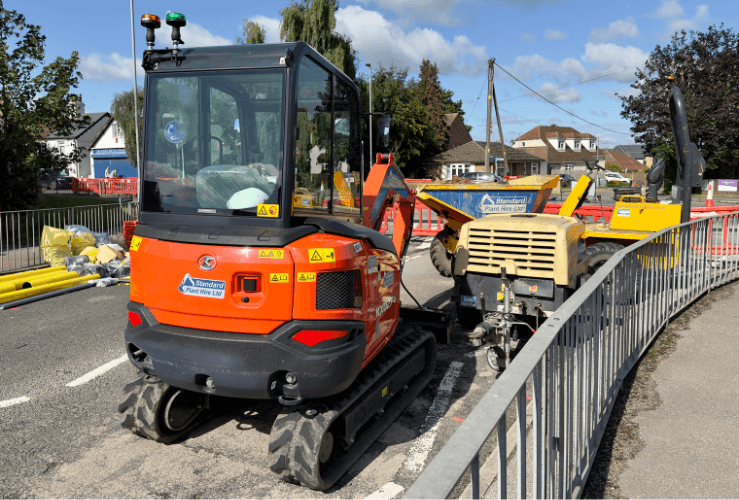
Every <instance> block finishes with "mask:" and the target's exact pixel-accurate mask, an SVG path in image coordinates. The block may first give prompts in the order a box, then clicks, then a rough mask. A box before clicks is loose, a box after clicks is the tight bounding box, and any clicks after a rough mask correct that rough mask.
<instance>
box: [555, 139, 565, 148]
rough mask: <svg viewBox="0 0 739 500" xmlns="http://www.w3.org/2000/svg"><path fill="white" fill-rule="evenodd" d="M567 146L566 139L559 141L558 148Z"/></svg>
mask: <svg viewBox="0 0 739 500" xmlns="http://www.w3.org/2000/svg"><path fill="white" fill-rule="evenodd" d="M564 148H565V141H559V147H558V148H557V149H564Z"/></svg>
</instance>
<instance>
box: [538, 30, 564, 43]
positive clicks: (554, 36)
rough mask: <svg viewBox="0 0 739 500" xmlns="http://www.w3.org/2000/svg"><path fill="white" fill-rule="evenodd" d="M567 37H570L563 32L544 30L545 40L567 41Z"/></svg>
mask: <svg viewBox="0 0 739 500" xmlns="http://www.w3.org/2000/svg"><path fill="white" fill-rule="evenodd" d="M569 37H570V35H569V34H567V33H565V32H564V31H557V30H546V31H545V32H544V38H546V39H547V40H553V41H554V40H567V39H568V38H569Z"/></svg>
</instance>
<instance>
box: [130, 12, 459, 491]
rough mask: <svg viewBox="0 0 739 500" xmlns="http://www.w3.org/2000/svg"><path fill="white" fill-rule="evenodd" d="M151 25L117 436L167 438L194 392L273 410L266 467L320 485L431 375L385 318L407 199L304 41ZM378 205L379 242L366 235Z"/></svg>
mask: <svg viewBox="0 0 739 500" xmlns="http://www.w3.org/2000/svg"><path fill="white" fill-rule="evenodd" d="M167 23H168V24H169V25H171V26H172V42H173V48H172V49H166V50H154V49H153V46H154V30H155V29H156V28H158V27H159V26H160V20H159V18H157V17H156V16H151V15H146V16H143V18H142V25H144V26H145V27H146V28H147V29H148V30H147V42H148V45H149V47H148V49H147V50H146V51H145V52H144V58H143V67H144V68H145V70H146V87H145V88H146V90H145V103H144V117H145V119H144V137H145V141H144V150H143V162H142V163H143V164H142V166H141V171H140V180H141V182H140V185H141V191H140V204H141V205H140V206H141V210H140V215H139V224H138V226H137V227H136V232H135V236H134V237H133V239H132V241H131V295H130V302H129V305H128V311H129V312H128V317H129V324H128V326H127V328H126V332H125V344H126V352H127V353H128V357H129V359H130V361H131V363H133V364H134V366H135V367H136V368H138V370H139V371H140V372H141V373H142V375H143V376H142V378H140V379H139V380H137V381H135V382H133V383H132V384H129V385H128V386H127V387H126V392H127V399H126V400H125V402H124V403H122V404H121V406H120V408H119V410H120V412H121V413H123V414H124V423H123V425H124V426H125V427H127V428H129V429H131V430H132V431H133V432H135V433H136V434H138V435H141V436H143V437H146V438H149V439H154V440H157V441H161V442H171V441H173V440H176V439H178V438H180V437H181V436H183V435H184V434H185V433H186V432H188V431H189V430H191V429H192V428H193V427H194V426H196V425H198V424H199V423H201V422H202V421H203V420H204V419H205V418H207V417H206V416H207V415H208V413H209V412H208V411H207V410H208V409H209V407H210V405H209V398H210V397H211V396H225V397H230V398H244V399H271V400H275V402H276V403H279V404H281V405H282V411H281V413H280V415H279V416H278V418H277V419H276V421H275V423H274V426H273V427H272V431H271V436H270V444H269V450H268V451H269V463H270V468H271V469H272V470H273V471H274V472H275V473H276V474H278V475H279V476H280V477H281V478H282V479H284V480H286V481H290V482H295V483H300V484H303V485H305V486H308V487H310V488H313V489H317V490H324V489H326V488H328V487H330V486H331V485H332V484H333V483H334V482H335V481H336V480H337V479H338V478H339V477H341V475H342V474H343V473H344V472H345V471H346V470H347V469H348V468H349V466H350V465H351V464H352V463H353V462H354V461H355V460H356V459H357V458H358V457H359V456H361V454H362V453H363V452H364V451H365V450H366V449H367V448H368V447H369V445H370V444H372V442H374V441H375V439H376V438H377V437H378V436H379V434H380V433H381V432H382V431H383V430H384V429H385V428H387V426H388V425H389V424H390V423H391V422H392V421H393V420H394V419H395V418H396V417H397V416H398V415H399V414H400V412H402V411H403V409H404V408H406V407H407V405H408V404H409V403H410V402H411V401H412V400H413V399H414V398H415V397H416V396H417V395H418V393H419V392H420V391H421V390H422V389H423V388H424V387H425V386H426V385H427V384H428V382H429V381H430V379H431V377H432V375H433V371H434V366H435V359H436V339H435V335H434V334H432V333H430V332H428V331H426V330H423V329H421V328H420V327H419V326H418V323H416V322H409V321H404V320H401V319H400V316H401V308H400V300H399V298H400V272H401V262H402V256H403V253H404V251H405V249H406V247H407V243H408V241H409V236H410V233H411V229H412V220H413V219H412V216H413V206H414V201H415V200H414V194H413V192H412V191H410V190H409V189H408V186H407V185H406V183H405V181H404V178H403V175H402V174H401V173H400V171H399V169H398V167H397V166H396V165H395V163H394V161H393V155H392V154H389V155H380V154H378V155H377V163H376V164H375V165H374V166H372V168H371V171H370V172H369V175H368V176H366V177H365V173H364V166H363V164H362V154H361V151H362V143H361V130H362V127H361V121H360V120H361V116H360V115H361V113H360V104H359V103H360V100H359V93H358V90H357V87H356V85H355V84H354V83H353V82H352V80H351V79H349V78H348V77H347V76H346V75H345V74H344V73H342V72H341V71H339V70H338V69H337V68H336V67H335V66H333V65H332V64H331V63H330V62H328V61H327V60H326V59H325V58H324V57H323V56H321V55H320V54H319V53H317V52H316V51H315V50H314V49H312V48H311V47H310V46H308V45H307V44H305V43H303V42H297V43H287V44H278V45H262V44H260V45H248V46H226V47H207V48H193V49H186V50H184V49H182V48H181V47H179V46H180V44H182V43H183V42H182V40H181V39H180V28H181V27H183V26H185V18H184V16H182V15H181V14H176V13H170V14H168V15H167ZM379 125H380V126H379V127H378V129H379V130H378V135H379V136H380V139H381V142H383V143H384V145H385V146H386V145H387V138H388V134H389V118H386V117H385V118H382V119H380V124H379ZM393 202H399V203H400V210H399V215H400V216H399V217H396V218H395V220H394V228H393V229H394V232H393V239H392V240H391V239H390V238H389V237H388V236H385V235H384V234H382V233H380V232H378V229H379V227H380V224H381V222H382V219H383V216H384V213H385V210H386V208H387V206H388V204H389V203H393ZM424 315H425V316H429V315H433V313H432V312H425V311H424ZM441 330H443V328H442V329H441ZM446 335H447V338H448V331H447V333H446Z"/></svg>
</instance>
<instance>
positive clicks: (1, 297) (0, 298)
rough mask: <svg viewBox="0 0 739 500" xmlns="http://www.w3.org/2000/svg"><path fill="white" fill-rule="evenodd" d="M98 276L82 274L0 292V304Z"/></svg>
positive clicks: (97, 275) (77, 283) (69, 285)
mask: <svg viewBox="0 0 739 500" xmlns="http://www.w3.org/2000/svg"><path fill="white" fill-rule="evenodd" d="M99 278H100V275H99V274H91V275H90V276H83V277H82V278H75V279H71V280H66V281H57V282H55V283H49V284H48V285H41V286H38V287H32V288H26V289H25V290H16V291H15V292H9V293H3V294H0V304H4V303H6V302H11V301H13V300H18V299H25V298H26V297H33V296H34V295H40V294H42V293H46V292H52V291H54V290H61V289H63V288H69V287H71V286H75V285H79V284H81V283H85V282H87V281H89V280H96V279H99Z"/></svg>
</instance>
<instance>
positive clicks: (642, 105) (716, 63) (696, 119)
mask: <svg viewBox="0 0 739 500" xmlns="http://www.w3.org/2000/svg"><path fill="white" fill-rule="evenodd" d="M737 47H739V35H737V34H736V33H734V32H733V31H732V30H731V29H730V28H726V29H725V28H723V25H721V26H719V27H716V26H711V27H709V28H708V30H707V31H706V32H705V33H701V32H697V31H691V32H690V33H686V32H685V31H681V32H680V33H676V34H675V35H673V37H672V39H671V41H670V42H669V43H668V44H667V45H665V46H664V47H662V46H659V45H657V47H656V48H655V49H654V51H653V52H652V53H651V54H650V55H649V59H648V60H647V61H646V64H645V68H644V70H643V71H642V70H638V71H637V72H636V75H635V76H636V82H634V83H633V84H632V85H631V87H632V88H633V89H636V90H638V91H639V92H638V94H637V95H634V96H622V97H621V101H622V102H621V104H622V107H623V110H622V112H621V116H622V117H623V118H626V119H628V120H630V121H631V123H632V127H631V131H632V133H633V134H634V137H635V140H636V142H638V143H640V144H643V145H644V146H645V149H646V150H647V151H651V152H652V153H654V154H655V156H657V157H662V158H664V159H665V167H666V171H665V181H666V182H665V186H666V189H667V188H668V186H669V185H671V183H672V182H674V180H675V175H676V170H675V166H674V165H671V164H670V161H674V153H672V155H671V156H670V155H667V151H669V150H671V149H674V146H673V142H672V134H671V133H670V130H671V125H670V112H669V105H668V96H669V89H670V88H672V87H673V86H678V87H679V88H680V90H681V91H682V93H683V95H684V98H685V107H686V111H687V115H688V127H689V131H690V137H691V140H692V141H693V142H695V144H696V145H697V146H698V148H699V149H700V151H701V154H702V155H703V157H704V158H705V159H706V162H707V166H706V175H705V176H706V178H712V177H715V176H716V175H727V174H729V175H731V176H733V177H739V162H738V161H737V160H738V159H739V153H738V152H739V115H737V109H739V92H737V87H739V51H738V50H737Z"/></svg>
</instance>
